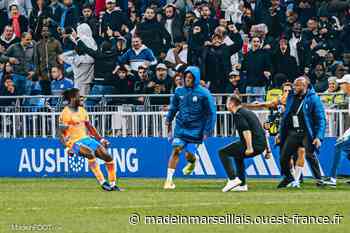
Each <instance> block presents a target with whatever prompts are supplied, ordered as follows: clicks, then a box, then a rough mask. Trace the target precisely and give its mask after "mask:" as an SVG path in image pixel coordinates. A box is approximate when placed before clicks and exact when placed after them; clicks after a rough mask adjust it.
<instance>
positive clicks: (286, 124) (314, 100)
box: [277, 77, 326, 188]
mask: <svg viewBox="0 0 350 233" xmlns="http://www.w3.org/2000/svg"><path fill="white" fill-rule="evenodd" d="M325 128H326V117H325V111H324V108H323V104H322V102H321V100H320V97H319V96H318V95H317V94H316V92H315V90H314V89H313V88H312V86H311V85H310V82H309V80H308V79H307V78H305V77H299V78H297V79H296V80H295V81H294V93H291V94H289V96H288V98H287V103H286V110H285V112H284V114H283V117H282V119H281V128H280V142H281V145H282V146H281V158H280V163H281V173H282V175H284V179H283V180H282V181H281V182H280V184H279V185H278V187H277V188H285V187H290V186H293V181H294V179H293V176H292V174H291V171H290V159H291V156H292V155H293V154H296V153H297V150H298V148H299V147H304V148H305V151H306V159H307V161H308V162H309V163H310V165H311V170H312V172H313V175H314V177H315V178H316V180H317V182H316V184H318V185H320V184H322V180H321V172H320V165H319V162H318V160H317V157H316V156H315V152H318V150H319V148H320V147H321V142H322V140H323V138H324V134H325Z"/></svg>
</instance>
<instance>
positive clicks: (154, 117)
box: [0, 106, 350, 138]
mask: <svg viewBox="0 0 350 233" xmlns="http://www.w3.org/2000/svg"><path fill="white" fill-rule="evenodd" d="M114 107H115V109H113V110H114V111H102V112H90V120H91V122H92V124H93V125H94V126H95V127H96V128H97V130H98V131H99V132H100V133H101V134H102V135H103V136H113V137H116V136H122V137H127V136H129V137H167V134H166V128H165V124H164V123H165V117H164V116H165V114H166V111H157V112H145V111H139V112H133V111H132V110H133V109H129V110H130V111H128V109H127V108H126V107H125V106H124V107H123V106H114ZM140 110H141V109H140ZM255 112H256V114H257V115H258V117H259V119H260V120H261V122H265V121H266V119H267V116H268V114H269V111H255ZM326 116H327V117H326V119H327V131H326V135H327V136H332V137H336V136H339V135H342V134H343V133H344V131H345V129H347V127H350V125H349V124H350V119H349V114H348V111H347V110H332V109H328V110H327V111H326ZM58 117H59V112H20V113H19V112H16V113H6V112H2V113H0V137H5V138H18V137H56V136H57V127H58ZM234 132H235V131H234V125H233V119H232V115H231V114H230V113H229V112H226V111H218V112H217V123H216V127H215V130H214V136H216V137H227V136H232V135H234Z"/></svg>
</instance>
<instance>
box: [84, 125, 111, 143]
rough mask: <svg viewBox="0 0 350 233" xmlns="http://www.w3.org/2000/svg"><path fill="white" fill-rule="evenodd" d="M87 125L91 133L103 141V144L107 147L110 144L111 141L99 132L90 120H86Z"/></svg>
mask: <svg viewBox="0 0 350 233" xmlns="http://www.w3.org/2000/svg"><path fill="white" fill-rule="evenodd" d="M85 126H86V128H87V130H88V133H89V135H91V136H92V137H94V138H96V140H98V141H99V142H101V143H102V144H103V146H105V147H107V146H108V145H109V142H108V141H107V140H106V139H104V138H103V137H102V136H101V135H100V134H99V133H98V132H97V130H96V128H95V127H94V126H93V125H92V124H91V123H90V121H85Z"/></svg>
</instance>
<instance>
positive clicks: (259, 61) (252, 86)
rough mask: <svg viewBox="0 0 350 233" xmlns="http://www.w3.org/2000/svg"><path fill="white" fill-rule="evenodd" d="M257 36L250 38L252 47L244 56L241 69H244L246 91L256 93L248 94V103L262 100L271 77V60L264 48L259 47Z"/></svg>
mask: <svg viewBox="0 0 350 233" xmlns="http://www.w3.org/2000/svg"><path fill="white" fill-rule="evenodd" d="M260 47H261V41H260V38H259V37H253V38H252V49H251V50H250V51H249V52H248V54H247V55H246V56H245V58H244V60H243V64H242V68H241V70H242V71H246V75H247V78H246V85H247V87H246V93H247V94H252V95H257V96H255V97H254V96H250V97H249V98H248V103H250V102H253V101H258V102H263V100H264V98H263V96H264V95H265V93H266V87H267V86H268V84H269V82H270V77H271V60H270V57H269V55H268V53H267V52H266V50H264V49H261V48H260Z"/></svg>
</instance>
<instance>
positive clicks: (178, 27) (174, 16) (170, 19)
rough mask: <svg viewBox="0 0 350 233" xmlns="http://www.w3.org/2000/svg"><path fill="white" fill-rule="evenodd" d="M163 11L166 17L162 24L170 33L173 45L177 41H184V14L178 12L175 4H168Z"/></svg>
mask: <svg viewBox="0 0 350 233" xmlns="http://www.w3.org/2000/svg"><path fill="white" fill-rule="evenodd" d="M163 11H164V17H162V20H161V22H160V23H161V24H162V26H163V27H164V28H165V29H166V30H167V31H168V33H169V35H170V37H171V42H172V44H175V42H176V41H179V40H182V38H183V37H184V32H183V24H184V19H183V16H182V12H181V11H179V12H178V11H177V9H176V6H175V5H174V4H167V5H166V6H165V7H164V8H163Z"/></svg>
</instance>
